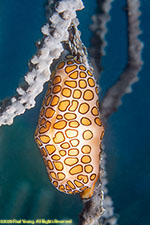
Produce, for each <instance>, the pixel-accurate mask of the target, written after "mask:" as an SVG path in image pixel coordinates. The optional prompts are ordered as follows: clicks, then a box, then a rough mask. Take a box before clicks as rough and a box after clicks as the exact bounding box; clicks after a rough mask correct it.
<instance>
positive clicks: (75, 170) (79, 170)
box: [69, 165, 83, 175]
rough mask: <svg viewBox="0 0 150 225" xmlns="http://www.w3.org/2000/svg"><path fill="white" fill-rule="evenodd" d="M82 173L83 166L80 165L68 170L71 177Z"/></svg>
mask: <svg viewBox="0 0 150 225" xmlns="http://www.w3.org/2000/svg"><path fill="white" fill-rule="evenodd" d="M82 172H83V166H82V165H77V166H74V167H72V168H71V169H70V170H69V173H70V174H72V175H74V174H78V173H82Z"/></svg>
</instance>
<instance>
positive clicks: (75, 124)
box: [69, 121, 80, 128]
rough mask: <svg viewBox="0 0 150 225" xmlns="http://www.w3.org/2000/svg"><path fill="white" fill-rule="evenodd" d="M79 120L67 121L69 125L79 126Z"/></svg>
mask: <svg viewBox="0 0 150 225" xmlns="http://www.w3.org/2000/svg"><path fill="white" fill-rule="evenodd" d="M79 125H80V124H79V122H78V121H71V122H69V126H70V127H73V128H77V127H78V126H79Z"/></svg>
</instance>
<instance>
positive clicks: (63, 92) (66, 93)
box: [62, 88, 71, 97]
mask: <svg viewBox="0 0 150 225" xmlns="http://www.w3.org/2000/svg"><path fill="white" fill-rule="evenodd" d="M62 95H63V96H65V97H70V96H71V90H70V89H69V88H63V90H62Z"/></svg>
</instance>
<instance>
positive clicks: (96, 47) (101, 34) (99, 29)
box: [88, 0, 113, 78]
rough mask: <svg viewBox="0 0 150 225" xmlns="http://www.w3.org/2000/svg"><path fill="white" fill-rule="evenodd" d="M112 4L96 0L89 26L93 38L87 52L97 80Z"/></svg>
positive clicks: (105, 44)
mask: <svg viewBox="0 0 150 225" xmlns="http://www.w3.org/2000/svg"><path fill="white" fill-rule="evenodd" d="M112 2H113V0H97V6H98V7H97V13H96V14H95V15H93V16H92V21H93V24H92V25H91V26H90V29H91V31H92V32H93V36H92V39H91V46H90V48H89V49H88V50H89V53H90V57H91V58H90V60H91V62H92V64H93V66H94V71H95V74H96V77H97V78H98V77H99V75H100V72H101V70H102V69H101V57H102V56H104V55H105V47H106V46H107V42H106V40H105V36H106V34H107V31H108V29H107V24H108V22H109V21H110V19H111V17H110V10H111V4H112Z"/></svg>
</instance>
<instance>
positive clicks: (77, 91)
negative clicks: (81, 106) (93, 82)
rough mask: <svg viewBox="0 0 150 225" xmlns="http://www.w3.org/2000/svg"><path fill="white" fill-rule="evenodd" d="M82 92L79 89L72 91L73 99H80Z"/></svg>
mask: <svg viewBox="0 0 150 225" xmlns="http://www.w3.org/2000/svg"><path fill="white" fill-rule="evenodd" d="M81 94H82V92H81V91H80V90H79V89H76V90H74V92H73V97H74V98H81Z"/></svg>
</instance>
